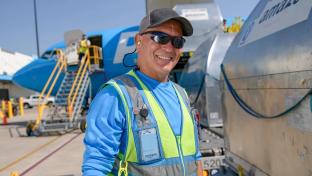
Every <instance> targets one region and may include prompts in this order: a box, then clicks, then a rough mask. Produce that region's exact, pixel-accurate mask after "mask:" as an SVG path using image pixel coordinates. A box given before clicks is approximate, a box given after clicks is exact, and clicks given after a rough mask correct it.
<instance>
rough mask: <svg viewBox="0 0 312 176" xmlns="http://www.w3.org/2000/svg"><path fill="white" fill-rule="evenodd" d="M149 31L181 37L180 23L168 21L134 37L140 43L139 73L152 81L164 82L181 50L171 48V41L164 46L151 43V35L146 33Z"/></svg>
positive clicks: (138, 48)
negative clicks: (152, 79)
mask: <svg viewBox="0 0 312 176" xmlns="http://www.w3.org/2000/svg"><path fill="white" fill-rule="evenodd" d="M150 31H157V32H163V33H166V34H168V35H169V36H172V37H181V36H182V29H181V26H180V23H178V22H177V21H174V20H170V21H167V22H165V23H163V24H161V25H159V26H157V27H153V28H148V29H147V30H146V31H144V33H146V34H143V35H139V34H138V35H137V36H136V37H137V38H136V41H137V42H140V44H139V45H137V51H138V54H139V58H138V66H139V67H140V71H141V72H143V73H145V74H147V75H148V76H150V77H152V78H154V79H157V80H159V81H165V80H163V78H164V77H166V78H167V77H168V75H169V73H170V71H171V70H172V69H173V68H174V67H175V65H176V64H177V63H178V60H179V57H180V52H181V51H182V49H178V48H175V47H174V46H172V44H171V41H169V42H168V43H166V44H159V43H157V42H155V41H153V40H152V39H151V37H152V34H150V33H148V32H150Z"/></svg>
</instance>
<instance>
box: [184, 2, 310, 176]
mask: <svg viewBox="0 0 312 176" xmlns="http://www.w3.org/2000/svg"><path fill="white" fill-rule="evenodd" d="M311 8H312V1H311V0H262V1H260V2H259V3H258V4H257V6H256V7H255V9H254V10H253V11H252V13H251V14H250V16H249V17H248V18H247V20H246V21H245V22H244V25H243V27H242V28H241V31H240V32H239V33H238V34H237V35H236V36H235V37H234V39H233V41H232V42H230V40H229V43H231V44H229V45H230V46H228V47H223V48H222V47H220V46H222V45H221V43H223V46H224V42H220V44H218V42H217V40H216V39H218V38H222V37H221V36H222V35H223V38H224V39H225V38H230V37H229V36H226V34H222V33H220V32H217V33H215V34H213V35H210V37H207V39H206V40H205V42H203V43H202V44H201V45H200V46H199V47H198V49H197V50H196V51H195V53H194V56H193V57H192V58H190V60H189V63H188V64H187V65H186V66H185V69H184V71H183V73H182V75H181V79H180V81H179V83H180V84H181V85H182V86H184V87H185V88H186V90H187V91H188V93H189V95H190V99H191V101H192V102H193V104H192V105H193V106H195V108H196V109H198V114H199V116H201V120H200V124H201V126H202V127H203V128H199V129H200V132H199V133H200V134H203V133H204V134H210V135H200V136H201V137H200V146H201V148H203V147H204V148H205V147H206V148H207V146H208V148H210V149H211V148H213V147H212V146H216V145H217V147H219V148H221V152H220V153H221V155H220V156H211V155H206V153H205V152H203V151H205V150H202V149H201V151H202V153H203V160H202V161H203V164H204V168H205V169H207V167H206V165H205V164H207V163H214V162H218V161H219V160H217V157H219V158H221V159H222V158H223V159H222V161H221V162H219V163H220V164H218V166H219V168H218V169H217V170H212V171H214V172H210V175H220V176H221V175H222V176H225V175H226V176H229V175H255V176H262V175H272V176H287V175H289V176H294V175H296V176H297V175H300V176H301V175H302V176H308V175H312V97H311V93H312V79H311V78H312V69H311V68H312V67H311V66H312V40H311V38H312V13H311ZM218 36H219V37H218ZM224 41H226V40H224ZM201 47H202V49H200V48H201ZM205 48H206V49H205ZM200 50H201V51H200ZM218 50H219V51H221V52H224V53H225V54H224V56H223V57H222V55H219V57H218V56H217V54H214V53H218V52H217V51H218ZM196 57H197V58H198V59H196ZM196 62H197V63H196ZM211 63H214V64H212V65H213V67H210V66H212V65H211ZM209 68H210V69H209ZM213 99H215V100H213ZM211 104H213V105H216V106H212V105H211ZM216 112H217V113H216ZM216 114H218V115H216ZM216 117H218V118H221V119H222V120H223V122H222V123H223V128H217V129H219V130H218V131H219V132H216V131H215V130H214V127H213V125H212V124H213V120H212V119H213V118H215V119H217V118H216ZM211 132H212V133H211ZM211 134H217V135H216V136H218V137H219V138H211V136H212V135H211ZM220 141H221V143H220ZM208 153H209V152H208ZM213 153H215V152H213ZM207 158H208V159H207ZM208 168H209V169H211V167H208Z"/></svg>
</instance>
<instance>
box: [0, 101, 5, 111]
mask: <svg viewBox="0 0 312 176" xmlns="http://www.w3.org/2000/svg"><path fill="white" fill-rule="evenodd" d="M1 109H2V111H3V112H5V101H4V100H2V101H1Z"/></svg>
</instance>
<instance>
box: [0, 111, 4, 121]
mask: <svg viewBox="0 0 312 176" xmlns="http://www.w3.org/2000/svg"><path fill="white" fill-rule="evenodd" d="M0 118H1V119H3V118H4V114H3V112H2V111H0Z"/></svg>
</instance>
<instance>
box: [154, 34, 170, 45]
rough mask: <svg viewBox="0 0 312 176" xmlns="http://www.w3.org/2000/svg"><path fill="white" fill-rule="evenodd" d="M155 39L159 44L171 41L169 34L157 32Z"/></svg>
mask: <svg viewBox="0 0 312 176" xmlns="http://www.w3.org/2000/svg"><path fill="white" fill-rule="evenodd" d="M153 40H154V41H155V42H157V43H159V44H162V45H164V44H167V43H168V42H169V41H170V37H169V36H168V35H161V34H156V35H154V36H153Z"/></svg>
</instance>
